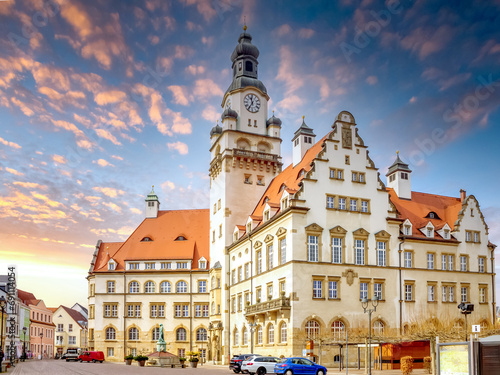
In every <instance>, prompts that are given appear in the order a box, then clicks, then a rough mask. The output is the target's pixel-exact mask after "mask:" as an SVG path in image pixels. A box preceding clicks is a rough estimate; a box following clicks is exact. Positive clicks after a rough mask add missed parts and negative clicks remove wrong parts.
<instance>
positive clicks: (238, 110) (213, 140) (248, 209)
mask: <svg viewBox="0 0 500 375" xmlns="http://www.w3.org/2000/svg"><path fill="white" fill-rule="evenodd" d="M243 30H244V31H243V33H242V34H241V35H240V37H239V38H238V44H237V45H236V47H235V49H234V51H233V53H232V55H231V62H232V71H233V79H232V82H231V84H230V85H229V87H228V89H227V90H226V93H225V94H224V98H223V99H222V103H221V106H222V116H221V120H222V122H221V125H219V124H217V125H216V126H215V127H213V128H212V130H211V132H210V145H211V146H210V156H211V157H210V160H211V161H210V264H211V267H212V269H211V278H212V277H213V278H214V279H215V280H217V279H218V278H220V282H221V289H220V293H221V295H220V297H219V298H220V301H215V300H214V301H211V303H212V305H215V306H217V305H219V304H220V310H219V309H218V308H216V309H215V312H216V314H212V315H211V321H212V324H213V326H219V325H222V326H224V327H226V324H229V320H228V319H229V315H228V314H229V313H228V308H229V306H228V302H227V301H228V297H227V296H225V293H226V289H225V286H227V285H228V284H229V276H228V275H229V272H230V259H229V257H228V256H227V255H226V251H225V249H226V246H228V245H230V244H231V243H232V242H233V241H234V236H233V233H234V230H235V227H236V225H245V223H246V222H247V219H248V216H249V215H251V213H252V211H253V209H254V208H255V206H256V205H257V203H258V201H259V199H260V198H261V197H262V195H263V194H264V192H265V191H266V188H267V186H269V183H270V182H271V180H272V179H273V178H274V177H275V176H276V175H277V174H278V173H280V172H281V166H282V162H281V138H280V131H281V120H280V119H279V118H277V117H275V116H274V114H273V116H271V118H268V112H267V103H268V101H269V95H268V94H267V89H266V86H265V85H264V84H263V83H262V82H261V81H260V80H259V77H258V70H257V67H258V64H259V62H258V60H257V58H258V57H259V50H258V48H257V47H256V46H254V45H253V44H252V37H251V36H250V34H248V33H247V32H246V26H245V27H244V29H243ZM213 312H214V311H212V313H213ZM217 312H219V313H218V314H217ZM227 332H229V330H227ZM223 343H224V344H223V345H224V346H225V345H228V343H229V341H228V337H224V338H223ZM216 362H218V359H216Z"/></svg>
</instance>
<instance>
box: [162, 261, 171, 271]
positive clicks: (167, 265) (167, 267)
mask: <svg viewBox="0 0 500 375" xmlns="http://www.w3.org/2000/svg"><path fill="white" fill-rule="evenodd" d="M161 269H162V270H170V269H172V263H170V262H162V263H161Z"/></svg>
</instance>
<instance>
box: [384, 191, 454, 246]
mask: <svg viewBox="0 0 500 375" xmlns="http://www.w3.org/2000/svg"><path fill="white" fill-rule="evenodd" d="M387 191H388V192H389V198H390V200H391V202H392V203H393V204H394V206H395V207H396V209H397V210H398V213H399V217H400V218H401V219H403V220H406V219H408V220H410V221H411V223H412V236H415V237H422V238H427V237H426V236H425V235H424V234H423V233H422V232H421V231H420V230H419V229H420V228H423V227H425V226H426V225H427V223H428V222H429V221H430V222H431V223H432V225H434V227H435V229H436V230H439V229H441V228H442V227H443V226H444V225H445V224H446V223H448V225H449V226H450V228H451V230H452V231H453V228H454V226H455V221H456V220H457V218H458V213H459V212H460V210H461V209H462V201H461V199H460V198H454V197H447V196H444V195H435V194H427V193H419V192H415V191H412V192H411V199H400V198H399V197H398V196H397V194H396V193H395V192H394V190H393V189H391V188H387ZM430 212H435V213H436V215H437V216H438V218H435V219H430V218H429V217H426V216H428V215H429V213H430Z"/></svg>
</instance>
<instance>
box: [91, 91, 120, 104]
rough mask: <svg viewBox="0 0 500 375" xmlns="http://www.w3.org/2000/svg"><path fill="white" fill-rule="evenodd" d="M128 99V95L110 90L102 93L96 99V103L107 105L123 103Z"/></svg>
mask: <svg viewBox="0 0 500 375" xmlns="http://www.w3.org/2000/svg"><path fill="white" fill-rule="evenodd" d="M126 97H127V94H126V93H124V92H123V91H119V90H110V91H106V92H101V93H99V94H97V95H96V96H95V97H94V100H95V102H96V103H97V104H98V105H106V104H111V103H117V102H121V101H123V100H124V99H125V98H126Z"/></svg>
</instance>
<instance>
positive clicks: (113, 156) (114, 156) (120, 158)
mask: <svg viewBox="0 0 500 375" xmlns="http://www.w3.org/2000/svg"><path fill="white" fill-rule="evenodd" d="M111 157H112V158H113V159H116V160H123V158H122V157H121V156H118V155H111Z"/></svg>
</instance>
